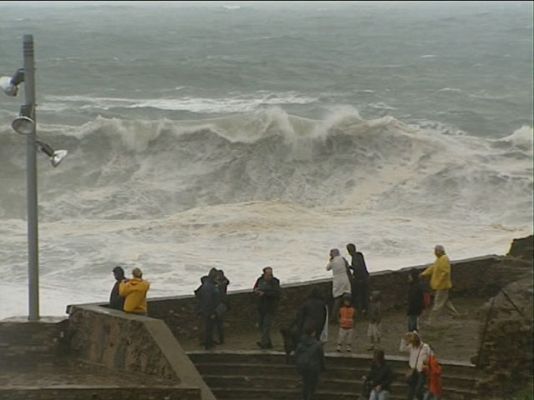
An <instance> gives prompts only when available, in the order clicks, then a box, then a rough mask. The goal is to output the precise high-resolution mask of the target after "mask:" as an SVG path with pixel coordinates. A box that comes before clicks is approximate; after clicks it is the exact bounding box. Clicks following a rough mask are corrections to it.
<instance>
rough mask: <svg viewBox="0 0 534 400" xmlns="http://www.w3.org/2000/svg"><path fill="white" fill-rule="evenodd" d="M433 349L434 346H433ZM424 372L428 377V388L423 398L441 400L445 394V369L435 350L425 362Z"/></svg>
mask: <svg viewBox="0 0 534 400" xmlns="http://www.w3.org/2000/svg"><path fill="white" fill-rule="evenodd" d="M431 350H432V348H431ZM424 373H425V375H426V377H427V387H428V390H427V392H426V394H425V396H424V398H423V400H439V399H441V396H442V395H443V386H442V384H441V375H442V373H443V369H442V367H441V365H440V364H439V362H438V359H437V358H436V356H435V354H434V351H432V352H431V353H430V356H429V357H428V358H427V360H426V361H425V362H424Z"/></svg>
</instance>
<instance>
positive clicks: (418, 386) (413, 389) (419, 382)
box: [407, 372, 426, 400]
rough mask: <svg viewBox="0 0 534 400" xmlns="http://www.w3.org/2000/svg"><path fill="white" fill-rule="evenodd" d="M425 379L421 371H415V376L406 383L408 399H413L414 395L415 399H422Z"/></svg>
mask: <svg viewBox="0 0 534 400" xmlns="http://www.w3.org/2000/svg"><path fill="white" fill-rule="evenodd" d="M425 380H426V379H425V375H424V374H422V373H421V372H417V378H416V379H413V380H412V381H411V382H409V383H408V397H407V399H408V400H413V398H414V397H415V398H416V399H417V400H423V395H424V393H425Z"/></svg>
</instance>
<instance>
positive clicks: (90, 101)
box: [41, 92, 317, 114]
mask: <svg viewBox="0 0 534 400" xmlns="http://www.w3.org/2000/svg"><path fill="white" fill-rule="evenodd" d="M315 101H317V99H316V98H314V97H309V96H303V95H300V94H298V93H296V92H285V93H258V95H257V96H252V95H237V96H235V97H227V98H202V97H188V96H182V97H172V98H168V99H165V98H155V99H131V98H115V97H93V96H47V97H46V98H45V101H44V103H43V105H42V106H41V109H42V110H44V111H65V110H67V109H69V108H72V109H76V108H80V109H82V110H90V109H95V110H103V111H104V110H112V109H116V108H126V109H138V108H154V109H159V110H165V111H190V112H195V113H207V114H209V113H216V114H218V113H234V112H249V111H254V110H255V109H257V108H258V107H261V106H269V105H285V104H310V103H313V102H315Z"/></svg>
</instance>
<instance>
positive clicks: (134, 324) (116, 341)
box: [68, 304, 215, 400]
mask: <svg viewBox="0 0 534 400" xmlns="http://www.w3.org/2000/svg"><path fill="white" fill-rule="evenodd" d="M68 339H69V342H70V348H71V350H72V352H74V353H75V354H76V355H77V356H78V357H79V358H80V359H82V360H84V361H88V362H90V363H94V364H100V365H103V366H105V367H107V368H110V369H113V370H119V371H125V372H128V371H131V372H136V373H144V374H147V375H150V376H153V377H157V378H160V379H162V383H163V384H164V385H165V384H167V385H173V386H175V385H177V384H178V385H180V386H179V387H181V386H182V385H185V386H187V387H197V388H199V389H200V392H201V394H202V399H203V400H215V397H214V396H213V394H212V393H211V390H210V389H209V388H208V386H207V385H206V384H205V383H204V381H203V379H202V378H201V376H200V375H199V374H198V372H197V370H196V369H195V367H194V366H193V364H192V363H191V361H190V360H189V358H188V357H187V355H186V354H185V352H184V351H183V349H182V348H181V346H180V344H179V343H178V342H177V340H176V339H175V337H174V336H173V334H172V333H171V331H170V330H169V328H168V327H167V325H165V323H164V322H163V321H160V320H157V319H153V318H150V317H146V316H142V315H135V314H126V313H124V312H121V311H117V310H113V309H109V308H104V307H100V306H98V305H94V304H93V305H76V306H71V307H70V318H69V338H68Z"/></svg>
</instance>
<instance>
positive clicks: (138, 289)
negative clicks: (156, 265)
mask: <svg viewBox="0 0 534 400" xmlns="http://www.w3.org/2000/svg"><path fill="white" fill-rule="evenodd" d="M149 288H150V283H149V282H148V281H144V280H142V279H140V278H133V279H130V280H129V281H128V282H124V281H123V282H121V283H120V285H119V294H120V295H121V296H122V297H124V298H125V300H124V311H125V312H130V313H138V314H146V309H147V307H146V293H147V292H148V289H149Z"/></svg>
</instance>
